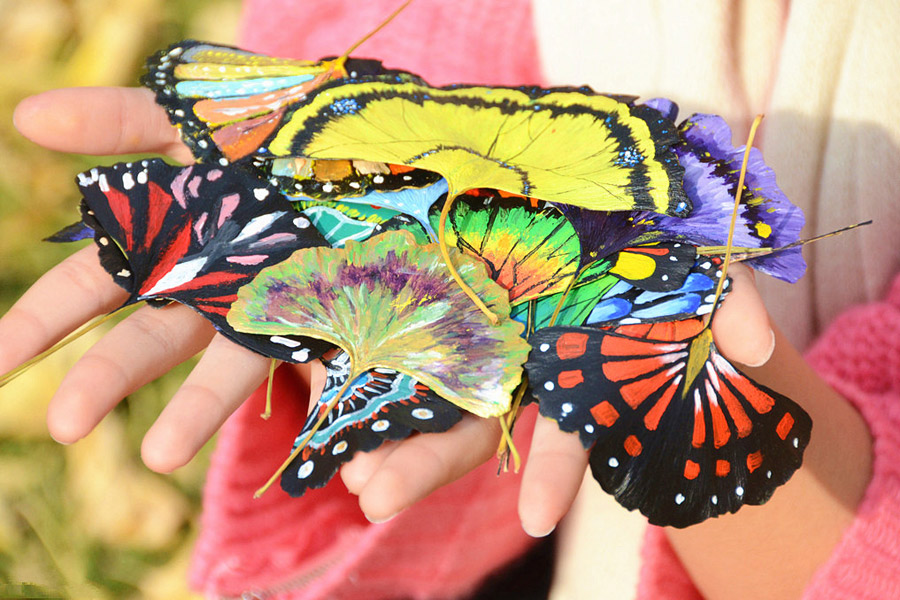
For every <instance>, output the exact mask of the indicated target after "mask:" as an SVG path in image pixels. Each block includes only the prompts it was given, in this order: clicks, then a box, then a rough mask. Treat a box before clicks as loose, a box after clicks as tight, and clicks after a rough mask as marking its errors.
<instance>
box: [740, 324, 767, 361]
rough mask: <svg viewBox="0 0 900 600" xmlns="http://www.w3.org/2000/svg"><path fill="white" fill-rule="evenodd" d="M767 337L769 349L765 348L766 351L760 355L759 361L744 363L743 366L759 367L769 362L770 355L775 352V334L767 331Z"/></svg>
mask: <svg viewBox="0 0 900 600" xmlns="http://www.w3.org/2000/svg"><path fill="white" fill-rule="evenodd" d="M769 336H770V338H769V347H768V348H766V351H765V352H764V353H763V354H762V355H761V359H760V360H757V361H754V362H748V363H744V364H745V365H747V366H748V367H761V366H763V365H764V364H766V363H767V362H769V359H770V358H772V354H773V353H774V352H775V332H774V331H772V330H771V329H770V330H769Z"/></svg>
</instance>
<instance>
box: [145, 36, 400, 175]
mask: <svg viewBox="0 0 900 600" xmlns="http://www.w3.org/2000/svg"><path fill="white" fill-rule="evenodd" d="M388 73H390V74H394V75H396V76H400V72H398V71H386V70H385V69H384V68H383V67H382V66H381V63H380V62H379V61H375V60H357V59H347V60H346V61H345V62H344V61H341V59H331V60H321V61H315V62H314V61H304V60H293V59H289V58H277V57H272V56H266V55H263V54H256V53H253V52H248V51H246V50H241V49H239V48H233V47H231V46H221V45H217V44H210V43H207V42H200V41H195V40H184V41H181V42H178V43H177V44H173V45H172V46H170V47H169V48H167V49H166V50H162V51H160V52H158V53H157V54H155V55H153V56H151V57H150V58H149V59H148V60H147V74H146V75H144V77H143V78H142V79H141V83H143V84H144V85H145V86H147V87H148V88H150V89H151V90H153V92H155V93H156V101H157V103H159V104H160V105H161V106H163V108H165V109H166V111H167V112H168V114H169V120H170V121H172V124H173V125H175V126H177V127H178V128H179V129H181V132H182V135H183V139H184V141H185V143H186V144H187V145H188V146H189V147H190V148H191V151H192V152H193V154H194V156H195V157H196V158H197V159H198V160H200V161H201V162H219V161H220V160H224V161H226V162H233V161H236V160H239V159H241V158H243V157H245V156H247V155H248V154H250V153H251V152H253V151H254V150H256V148H257V147H258V146H259V145H260V144H261V143H262V142H263V141H265V139H266V138H267V137H268V136H269V135H271V133H272V132H273V131H275V130H276V129H277V128H278V127H279V126H280V125H281V123H282V120H283V118H284V115H285V113H286V111H287V109H288V108H289V107H290V106H291V105H293V104H296V103H298V102H301V101H303V100H305V99H306V97H307V95H308V94H310V93H311V92H312V91H313V90H315V89H316V88H317V87H319V86H321V85H322V84H324V83H325V82H327V81H329V80H331V79H333V78H335V77H341V76H344V75H350V74H353V75H363V74H369V75H371V74H388Z"/></svg>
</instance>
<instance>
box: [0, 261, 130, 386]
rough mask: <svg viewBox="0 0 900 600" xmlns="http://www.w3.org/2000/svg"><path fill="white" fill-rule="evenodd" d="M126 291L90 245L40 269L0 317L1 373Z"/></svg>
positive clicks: (100, 311)
mask: <svg viewBox="0 0 900 600" xmlns="http://www.w3.org/2000/svg"><path fill="white" fill-rule="evenodd" d="M127 297H128V294H127V293H126V292H125V291H124V290H123V289H122V288H120V287H119V286H118V285H116V284H115V283H114V282H113V281H112V279H111V278H110V276H109V275H108V274H107V273H106V271H104V270H103V267H101V266H100V260H99V258H98V257H97V249H96V247H94V246H91V247H89V248H84V249H83V250H80V251H78V252H76V253H75V254H73V255H72V256H70V257H69V258H67V259H66V260H64V261H63V262H61V263H60V264H58V265H57V266H56V267H54V268H53V269H51V270H50V271H48V272H47V273H45V274H44V276H43V277H41V278H40V279H38V281H37V282H36V283H35V284H34V285H33V286H31V288H30V289H29V290H28V291H27V292H25V294H24V295H23V296H22V297H21V298H20V299H19V301H18V302H16V303H15V304H14V305H13V307H12V308H10V309H9V311H8V312H7V313H6V314H5V315H4V316H3V318H2V319H0V340H2V341H0V373H6V372H7V371H9V370H10V369H12V368H13V367H15V366H17V365H19V364H21V363H23V362H24V361H26V360H28V359H29V358H31V357H32V356H35V355H36V354H38V353H39V352H41V351H43V350H45V349H47V348H48V347H50V346H51V345H52V344H54V343H55V342H57V341H59V340H60V339H62V338H63V337H65V336H66V335H67V334H69V333H71V332H72V331H74V330H75V329H76V328H78V327H79V326H81V325H82V324H84V323H86V322H87V321H89V320H90V319H92V318H94V317H96V316H98V315H101V314H104V313H107V312H109V311H111V310H113V309H114V308H116V307H118V306H119V305H121V303H122V302H124V301H125V299H126V298H127Z"/></svg>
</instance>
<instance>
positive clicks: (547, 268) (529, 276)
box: [431, 190, 581, 304]
mask: <svg viewBox="0 0 900 600" xmlns="http://www.w3.org/2000/svg"><path fill="white" fill-rule="evenodd" d="M479 192H480V193H479V194H478V195H469V194H464V195H460V196H459V197H457V199H456V202H454V204H453V206H452V207H451V209H450V213H449V215H448V217H447V245H449V246H451V247H453V246H455V247H457V248H459V249H460V250H462V251H463V252H466V253H467V254H471V255H473V256H477V257H479V258H481V259H482V260H483V261H484V262H485V264H486V265H487V266H488V271H489V273H490V276H491V279H493V280H494V281H496V282H497V283H499V284H500V285H501V286H503V287H504V288H505V289H507V290H509V300H510V302H511V303H512V304H518V303H520V302H526V301H528V300H531V299H533V298H537V297H539V296H545V295H549V294H554V293H557V292H561V291H562V290H564V289H565V288H566V286H567V285H568V284H569V282H570V281H571V279H572V277H574V276H575V273H576V272H577V270H578V262H579V257H580V251H581V250H580V245H579V242H578V236H577V235H576V234H575V230H574V229H573V228H572V226H571V225H570V224H569V222H568V221H567V220H566V219H565V217H563V216H562V214H560V212H559V211H558V210H556V208H554V207H552V206H548V205H546V204H545V203H541V206H538V207H536V206H532V205H531V204H530V203H529V201H528V199H525V198H503V197H501V196H500V195H499V194H496V193H493V192H490V191H482V190H479ZM438 213H439V211H432V215H431V219H432V225H433V226H434V227H437V224H438V221H439V217H440V215H439V214H438Z"/></svg>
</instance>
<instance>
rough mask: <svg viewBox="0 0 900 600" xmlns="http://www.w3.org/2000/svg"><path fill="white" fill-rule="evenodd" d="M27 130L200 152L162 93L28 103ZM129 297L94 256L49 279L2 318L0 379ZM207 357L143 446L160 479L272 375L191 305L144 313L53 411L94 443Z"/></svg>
mask: <svg viewBox="0 0 900 600" xmlns="http://www.w3.org/2000/svg"><path fill="white" fill-rule="evenodd" d="M15 124H16V127H17V128H18V129H19V131H20V132H21V133H22V134H23V135H25V136H26V137H28V138H30V139H31V140H33V141H35V142H37V143H39V144H41V145H43V146H46V147H48V148H51V149H54V150H59V151H62V152H78V153H84V154H125V153H163V154H167V155H169V156H170V157H172V158H174V159H176V160H180V161H183V162H190V161H191V155H190V152H189V151H188V149H187V148H186V147H185V146H184V145H183V144H182V143H181V141H180V138H179V136H178V132H177V130H176V129H175V128H174V127H172V126H171V125H170V124H169V121H168V119H167V118H166V114H165V112H164V111H163V110H162V109H161V108H160V107H159V106H157V105H156V103H155V102H154V100H153V95H152V93H150V92H149V91H147V90H143V89H138V88H73V89H62V90H54V91H51V92H46V93H44V94H40V95H38V96H33V97H31V98H28V99H26V100H24V101H23V102H22V103H21V104H20V105H19V106H18V108H17V110H16V113H15ZM125 298H126V294H125V292H124V291H123V290H122V289H121V288H119V286H117V285H116V284H115V283H114V282H113V281H112V278H111V277H110V276H109V275H108V274H107V273H106V272H105V271H104V270H103V268H102V267H101V266H100V262H99V260H98V258H97V250H96V249H95V248H94V247H93V246H91V247H90V248H85V249H83V250H81V251H79V252H77V253H76V254H74V255H73V256H71V257H70V258H68V259H66V260H65V261H63V262H62V263H61V264H59V265H58V266H57V267H55V268H53V269H52V270H50V271H49V272H48V273H47V274H45V275H44V276H43V277H41V279H40V280H38V281H37V283H35V284H34V285H33V286H32V287H31V289H29V290H28V291H27V292H26V293H25V295H24V296H22V298H21V299H20V300H19V301H18V302H16V304H15V305H14V306H13V307H12V308H11V309H10V310H9V312H8V313H7V314H6V315H5V316H4V317H3V318H2V319H0V340H2V344H0V373H5V372H6V371H9V370H10V369H12V368H14V367H15V366H16V365H18V364H21V363H22V362H24V361H25V360H27V359H29V358H30V357H32V356H34V355H36V354H37V353H39V352H41V351H42V350H44V349H45V348H47V347H49V346H51V345H52V344H53V343H55V342H56V341H58V340H60V339H62V338H63V337H65V336H66V335H67V334H68V333H70V332H72V331H73V330H75V329H76V328H78V327H79V326H80V325H82V324H83V323H86V322H87V321H89V320H91V319H92V318H94V317H95V316H98V315H102V314H105V313H107V312H109V311H111V310H114V309H115V308H117V307H118V306H119V305H120V304H121V303H122V302H123V301H124V299H125ZM204 348H206V353H205V354H204V356H203V358H202V359H201V360H200V362H199V363H198V364H197V366H196V367H195V369H194V370H193V372H192V373H191V375H190V376H189V377H188V378H187V380H186V381H185V382H184V384H183V385H182V386H181V388H180V389H179V391H178V392H177V393H176V394H175V397H174V398H173V399H172V401H171V402H170V403H169V405H168V406H167V407H166V408H165V410H164V411H163V412H162V414H161V415H160V417H159V419H158V420H157V421H156V423H155V424H154V425H153V427H152V428H151V429H150V431H149V432H148V433H147V435H146V437H145V438H144V443H143V447H142V455H143V459H144V462H145V463H147V465H148V466H149V467H150V468H151V469H154V470H156V471H171V470H173V469H175V468H177V467H179V466H181V465H183V464H185V463H187V462H188V461H189V460H190V459H191V458H192V457H193V456H194V454H196V453H197V451H198V450H199V449H200V448H201V447H202V445H203V444H204V443H205V442H206V441H207V440H208V439H209V438H210V437H211V436H212V435H213V433H215V432H216V430H217V429H218V428H219V427H220V426H221V424H222V423H223V422H224V421H225V419H226V418H227V417H228V416H229V415H230V414H231V413H232V412H233V411H234V410H235V409H236V408H237V407H238V406H239V405H240V404H241V403H242V402H243V401H244V400H245V399H246V398H247V397H248V396H249V395H250V393H251V392H252V391H253V390H254V389H255V388H256V387H257V386H258V385H259V384H260V382H262V381H263V380H264V379H265V377H266V374H267V370H268V359H266V358H264V357H262V356H259V355H257V354H254V353H253V352H250V351H249V350H245V349H243V348H241V347H240V346H238V345H236V344H234V343H232V342H230V341H228V340H227V339H225V338H223V337H222V336H220V335H215V331H214V329H213V328H212V326H211V325H210V324H209V323H208V322H207V321H206V320H205V319H203V318H202V317H200V316H199V315H197V314H196V313H194V312H193V311H192V310H191V309H189V308H187V307H185V306H181V305H177V304H176V305H172V306H168V307H166V308H162V309H154V308H150V307H146V306H145V307H142V308H139V309H138V310H137V311H136V312H134V313H133V314H132V315H130V316H129V317H128V318H126V319H124V320H123V321H122V322H121V323H119V324H118V325H117V326H116V327H115V328H113V329H112V330H111V331H110V332H109V333H108V334H107V335H106V336H104V337H103V339H102V340H100V341H99V342H98V343H97V344H96V345H94V347H93V348H91V349H90V350H89V351H88V352H87V353H86V354H85V355H84V357H83V358H82V359H81V360H79V361H78V362H77V363H76V364H75V366H74V367H72V369H71V370H70V371H69V373H68V374H67V375H66V377H65V379H64V380H63V382H62V384H61V385H60V387H59V390H58V391H57V392H56V394H55V396H54V397H53V399H52V401H51V403H50V407H49V409H48V412H47V424H48V427H49V429H50V434H51V435H52V436H53V437H54V438H55V439H57V440H59V441H60V442H63V443H71V442H74V441H76V440H78V439H80V438H82V437H84V436H85V435H87V434H88V433H89V432H90V431H91V430H92V429H93V428H94V427H95V426H96V425H97V423H99V422H100V420H101V419H103V417H104V416H105V415H106V413H108V412H109V411H110V410H112V408H113V407H114V406H115V405H116V404H117V403H118V402H119V401H120V400H121V399H122V398H123V397H125V396H127V395H128V394H130V393H131V392H133V391H134V390H136V389H137V388H139V387H141V386H142V385H144V384H145V383H147V382H149V381H152V380H153V379H155V378H157V377H159V376H160V375H162V374H164V373H166V372H167V371H168V370H170V369H171V368H172V367H174V366H175V365H177V364H179V363H181V362H183V361H185V360H187V359H188V358H190V357H191V356H193V355H194V354H196V353H197V352H199V351H200V350H203V349H204Z"/></svg>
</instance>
